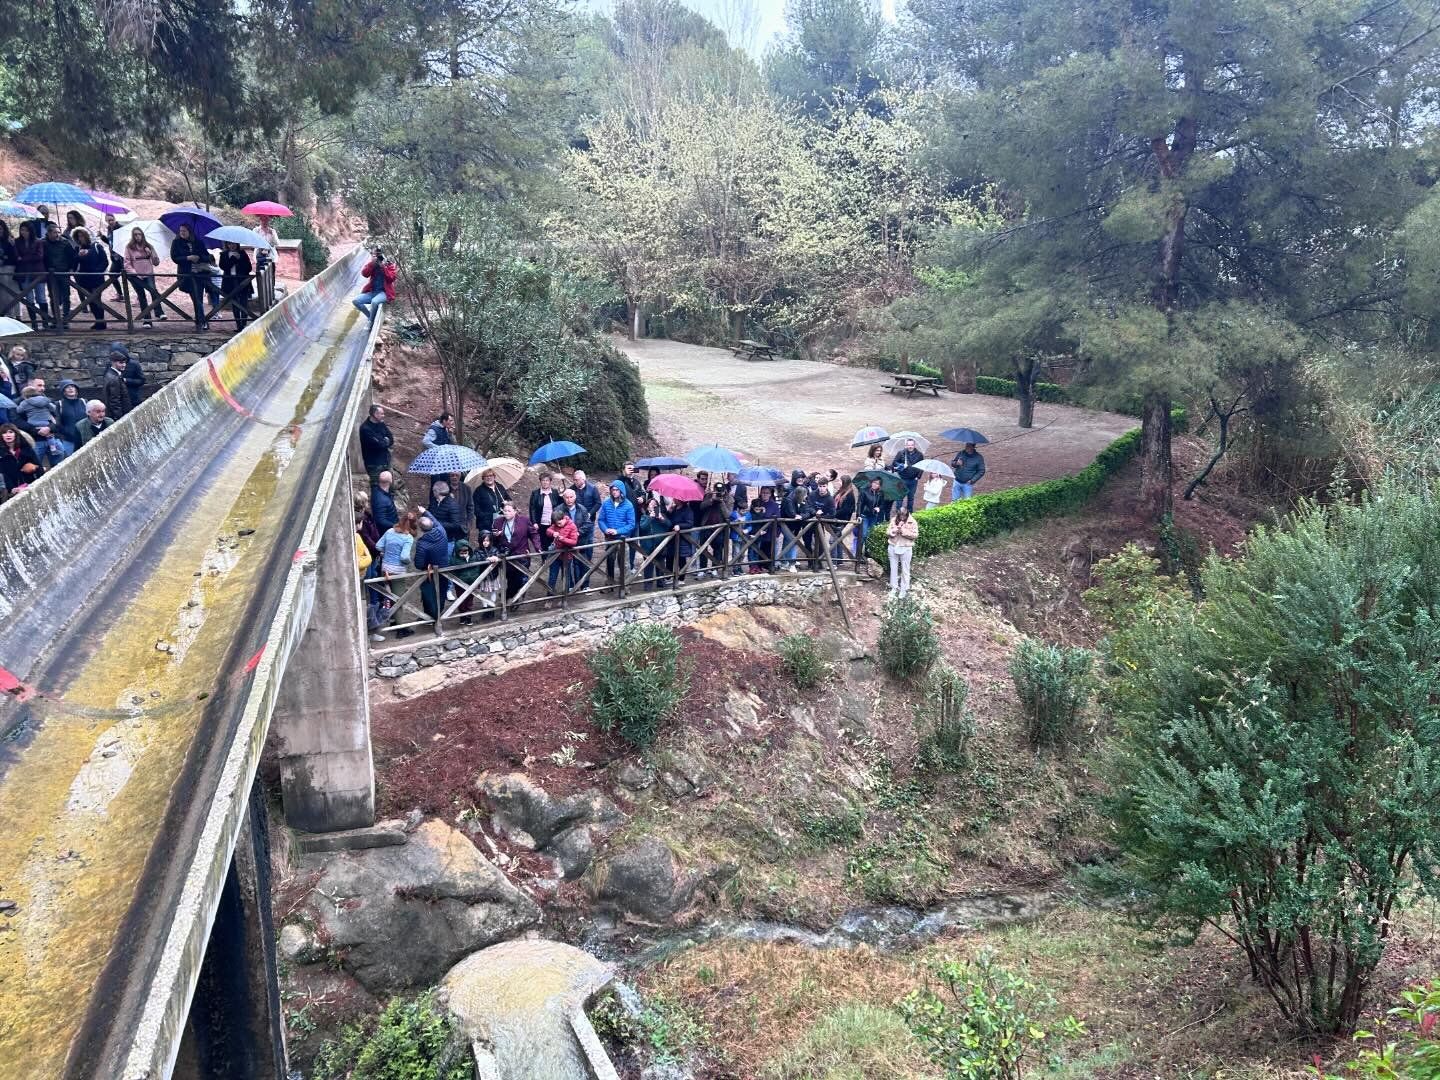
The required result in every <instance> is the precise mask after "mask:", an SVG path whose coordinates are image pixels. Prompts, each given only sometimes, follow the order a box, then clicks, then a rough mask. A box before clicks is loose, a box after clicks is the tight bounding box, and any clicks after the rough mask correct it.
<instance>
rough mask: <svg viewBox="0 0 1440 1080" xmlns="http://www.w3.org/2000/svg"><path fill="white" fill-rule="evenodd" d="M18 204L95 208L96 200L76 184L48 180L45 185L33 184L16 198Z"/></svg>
mask: <svg viewBox="0 0 1440 1080" xmlns="http://www.w3.org/2000/svg"><path fill="white" fill-rule="evenodd" d="M15 201H16V202H22V203H29V204H30V205H31V206H39V205H40V204H41V203H84V204H85V205H86V206H94V205H95V200H94V199H93V198H91V196H90V193H89V192H88V191H86V190H85V189H84V188H80V187H76V186H75V185H74V184H61V183H58V182H56V181H54V180H47V181H45V182H44V183H43V184H31V185H30V186H29V187H27V188H25V189H24V190H23V191H21V192H19V193H18V194H17V195H16V196H15Z"/></svg>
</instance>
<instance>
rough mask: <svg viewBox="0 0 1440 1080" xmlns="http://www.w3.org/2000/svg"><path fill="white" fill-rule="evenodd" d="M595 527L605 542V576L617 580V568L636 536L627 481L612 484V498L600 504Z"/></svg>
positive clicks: (633, 509) (632, 507) (633, 511)
mask: <svg viewBox="0 0 1440 1080" xmlns="http://www.w3.org/2000/svg"><path fill="white" fill-rule="evenodd" d="M595 527H596V529H598V530H599V532H600V535H601V536H602V537H603V538H604V541H605V576H606V577H608V578H609V579H610V580H611V581H614V580H615V578H616V568H617V567H618V566H619V565H620V560H621V559H622V558H624V553H625V552H626V551H627V550H628V548H629V543H630V537H632V536H634V535H635V506H634V504H633V503H631V502H630V499H629V498H628V497H627V495H626V487H625V481H623V480H612V481H611V482H610V497H609V498H608V499H606V500H605V501H604V502H603V503H601V504H600V511H599V513H597V514H596V515H595Z"/></svg>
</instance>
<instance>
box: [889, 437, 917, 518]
mask: <svg viewBox="0 0 1440 1080" xmlns="http://www.w3.org/2000/svg"><path fill="white" fill-rule="evenodd" d="M924 460H925V454H924V453H923V452H922V451H921V449H920V447H919V446H918V445H917V444H916V442H915V440H914V439H906V440H905V445H904V446H903V447H902V448H901V449H900V452H899V453H898V454H896V455H895V460H894V461H892V462H891V463H890V468H891V470H892V471H894V472H897V473H899V474H900V479H902V480H904V481H905V509H906V510H909V511H912V512H913V511H914V509H915V489H916V487H917V486H919V483H920V470H919V469H917V468H915V465H916V463H917V462H921V461H924Z"/></svg>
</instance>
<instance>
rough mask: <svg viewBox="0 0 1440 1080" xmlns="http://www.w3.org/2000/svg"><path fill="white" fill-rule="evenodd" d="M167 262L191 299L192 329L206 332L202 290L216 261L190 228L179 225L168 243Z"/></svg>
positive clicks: (204, 288) (203, 290) (181, 287)
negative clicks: (193, 316)
mask: <svg viewBox="0 0 1440 1080" xmlns="http://www.w3.org/2000/svg"><path fill="white" fill-rule="evenodd" d="M170 261H171V262H173V263H174V264H175V269H176V272H177V273H178V274H179V276H180V289H181V291H182V292H184V293H185V294H186V295H187V296H189V297H190V302H191V303H192V304H193V305H194V306H195V329H196V330H209V329H210V322H209V320H208V319H207V318H206V317H205V290H206V286H207V284H208V282H209V281H210V267H211V266H213V265H214V262H215V260H213V259H212V258H211V257H210V252H208V251H206V250H205V244H204V242H203V241H201V240H200V239H199V237H197V236H196V235H195V232H194V230H192V229H191V228H190V226H189V225H181V226H180V229H179V231H178V232H177V233H176V234H175V239H174V240H172V241H171V242H170Z"/></svg>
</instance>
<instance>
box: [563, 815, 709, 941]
mask: <svg viewBox="0 0 1440 1080" xmlns="http://www.w3.org/2000/svg"><path fill="white" fill-rule="evenodd" d="M707 878H708V875H704V874H701V873H698V872H697V871H695V870H691V869H688V868H686V867H685V866H684V865H682V864H681V862H680V858H679V856H677V855H676V854H675V852H673V851H671V850H670V848H669V846H668V845H667V844H666V843H665V842H664V841H663V840H661V839H660V838H659V837H656V836H647V837H644V838H643V839H641V840H639V841H638V842H636V843H635V844H632V845H631V846H629V847H626V848H621V849H620V850H619V851H615V852H611V853H609V854H607V855H605V857H604V858H601V859H599V860H597V861H596V863H595V865H594V867H593V873H592V877H591V891H592V892H593V894H594V896H595V901H596V903H597V904H598V905H599V906H601V907H603V908H608V909H610V910H611V911H613V912H616V913H618V914H620V915H624V916H627V917H629V918H632V919H639V920H641V921H644V922H650V923H656V924H664V923H669V922H673V921H675V918H676V916H678V915H680V914H681V913H682V912H684V911H685V910H686V909H687V908H689V907H690V905H691V903H692V902H693V901H694V899H695V894H696V891H697V890H698V889H699V888H700V886H701V885H702V884H704V883H705V882H706V881H707Z"/></svg>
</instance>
